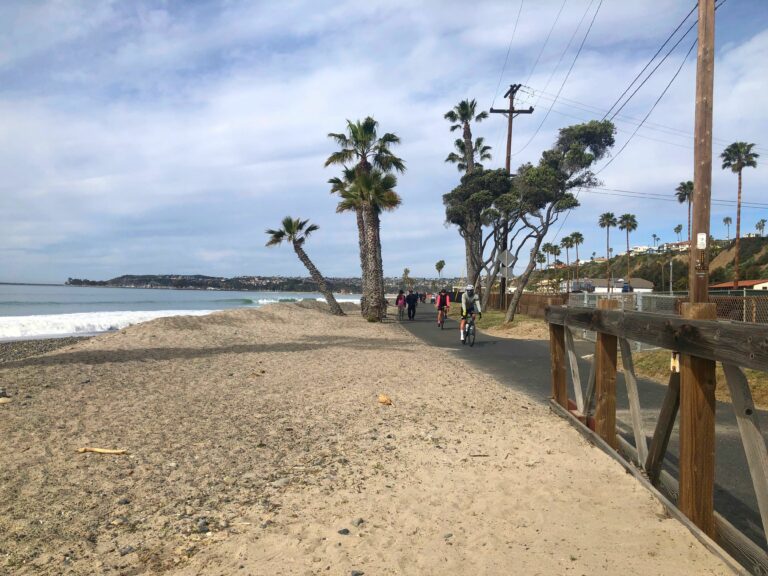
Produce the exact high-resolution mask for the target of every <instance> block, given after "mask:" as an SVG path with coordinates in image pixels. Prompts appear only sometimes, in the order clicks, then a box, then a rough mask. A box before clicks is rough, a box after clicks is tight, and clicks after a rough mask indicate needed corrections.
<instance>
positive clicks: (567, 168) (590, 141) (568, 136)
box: [504, 120, 616, 322]
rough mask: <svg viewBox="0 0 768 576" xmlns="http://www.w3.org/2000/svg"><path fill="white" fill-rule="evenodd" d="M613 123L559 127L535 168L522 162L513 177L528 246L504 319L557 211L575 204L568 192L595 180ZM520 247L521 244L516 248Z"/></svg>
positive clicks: (514, 306)
mask: <svg viewBox="0 0 768 576" xmlns="http://www.w3.org/2000/svg"><path fill="white" fill-rule="evenodd" d="M615 131H616V129H615V127H614V125H613V124H612V123H611V122H610V121H607V120H603V121H597V120H593V121H591V122H586V123H584V124H577V125H574V126H569V127H567V128H562V129H561V130H560V132H559V134H558V138H557V141H556V142H555V144H554V146H553V147H552V148H551V149H549V150H545V151H544V152H543V153H542V155H541V159H540V160H539V162H538V164H537V165H536V166H533V165H531V164H524V165H523V166H521V167H520V168H519V169H518V171H517V174H516V176H515V178H514V185H513V187H512V188H513V193H514V194H515V195H516V196H517V200H518V202H519V205H520V207H519V211H520V214H521V220H522V222H523V223H524V224H525V226H526V227H527V229H528V231H529V234H528V235H527V236H526V239H530V240H531V241H532V242H533V245H532V246H531V249H530V258H529V260H528V264H527V266H526V267H525V270H524V271H523V272H522V274H520V276H518V278H517V289H516V290H515V294H514V296H513V298H512V301H511V302H510V304H509V306H508V308H507V313H506V315H505V317H504V321H505V322H511V321H512V320H513V318H514V316H515V310H516V309H517V306H518V304H519V302H520V298H521V297H522V294H523V291H524V290H525V287H526V286H527V285H528V280H529V279H530V276H531V273H532V272H533V270H534V268H535V266H536V255H537V254H538V252H539V248H540V247H541V244H542V242H543V240H544V238H545V237H546V235H547V233H548V232H549V230H550V227H551V226H552V224H554V223H555V222H556V221H557V220H558V218H559V217H560V215H561V214H563V213H565V212H567V211H568V210H571V209H573V208H576V207H577V206H578V205H579V202H578V200H577V199H576V197H575V195H574V193H573V191H574V190H575V189H578V188H593V187H594V186H597V185H598V184H599V181H598V179H597V178H596V177H595V175H594V173H593V172H592V171H591V167H592V166H593V165H594V163H595V162H597V161H599V160H601V159H602V158H604V157H605V155H606V154H607V153H608V151H609V150H610V148H611V147H612V146H613V144H614V142H615V140H614V133H615ZM523 245H525V243H521V244H520V245H519V246H518V248H517V249H518V250H520V249H521V247H522V246H523Z"/></svg>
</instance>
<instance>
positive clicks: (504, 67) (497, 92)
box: [491, 0, 525, 108]
mask: <svg viewBox="0 0 768 576" xmlns="http://www.w3.org/2000/svg"><path fill="white" fill-rule="evenodd" d="M524 3H525V0H520V8H518V9H517V18H516V19H515V25H514V27H513V28H512V37H511V38H510V39H509V46H507V55H506V56H505V57H504V65H503V66H502V67H501V74H499V81H498V82H497V84H496V91H495V92H494V93H493V100H491V108H493V105H494V104H495V103H496V96H498V95H499V86H501V79H502V78H503V77H504V71H505V70H506V69H507V62H508V61H509V53H510V51H511V50H512V42H513V41H514V39H515V33H516V32H517V23H518V22H520V13H521V12H522V11H523V4H524Z"/></svg>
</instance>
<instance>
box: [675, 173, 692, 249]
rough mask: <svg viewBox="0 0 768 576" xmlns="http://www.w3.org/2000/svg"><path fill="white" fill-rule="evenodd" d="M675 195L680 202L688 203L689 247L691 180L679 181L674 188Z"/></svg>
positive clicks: (689, 242) (689, 245) (689, 239)
mask: <svg viewBox="0 0 768 576" xmlns="http://www.w3.org/2000/svg"><path fill="white" fill-rule="evenodd" d="M675 196H676V197H677V201H678V202H680V204H686V203H687V204H688V248H689V249H690V247H691V201H692V200H693V182H692V181H691V180H688V181H687V182H680V184H678V186H677V188H675Z"/></svg>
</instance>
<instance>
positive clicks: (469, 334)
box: [466, 323, 475, 346]
mask: <svg viewBox="0 0 768 576" xmlns="http://www.w3.org/2000/svg"><path fill="white" fill-rule="evenodd" d="M466 339H467V340H469V345H470V346H474V345H475V324H474V323H472V324H471V325H470V326H469V327H468V328H467V337H466Z"/></svg>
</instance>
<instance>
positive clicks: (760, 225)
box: [755, 218, 766, 238]
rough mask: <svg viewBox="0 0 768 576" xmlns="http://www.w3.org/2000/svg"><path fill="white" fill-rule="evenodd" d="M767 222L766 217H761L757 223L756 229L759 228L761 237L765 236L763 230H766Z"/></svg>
mask: <svg viewBox="0 0 768 576" xmlns="http://www.w3.org/2000/svg"><path fill="white" fill-rule="evenodd" d="M765 223H766V219H765V218H761V219H760V220H758V221H757V224H755V229H757V231H758V232H760V238H762V237H763V232H765Z"/></svg>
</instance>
